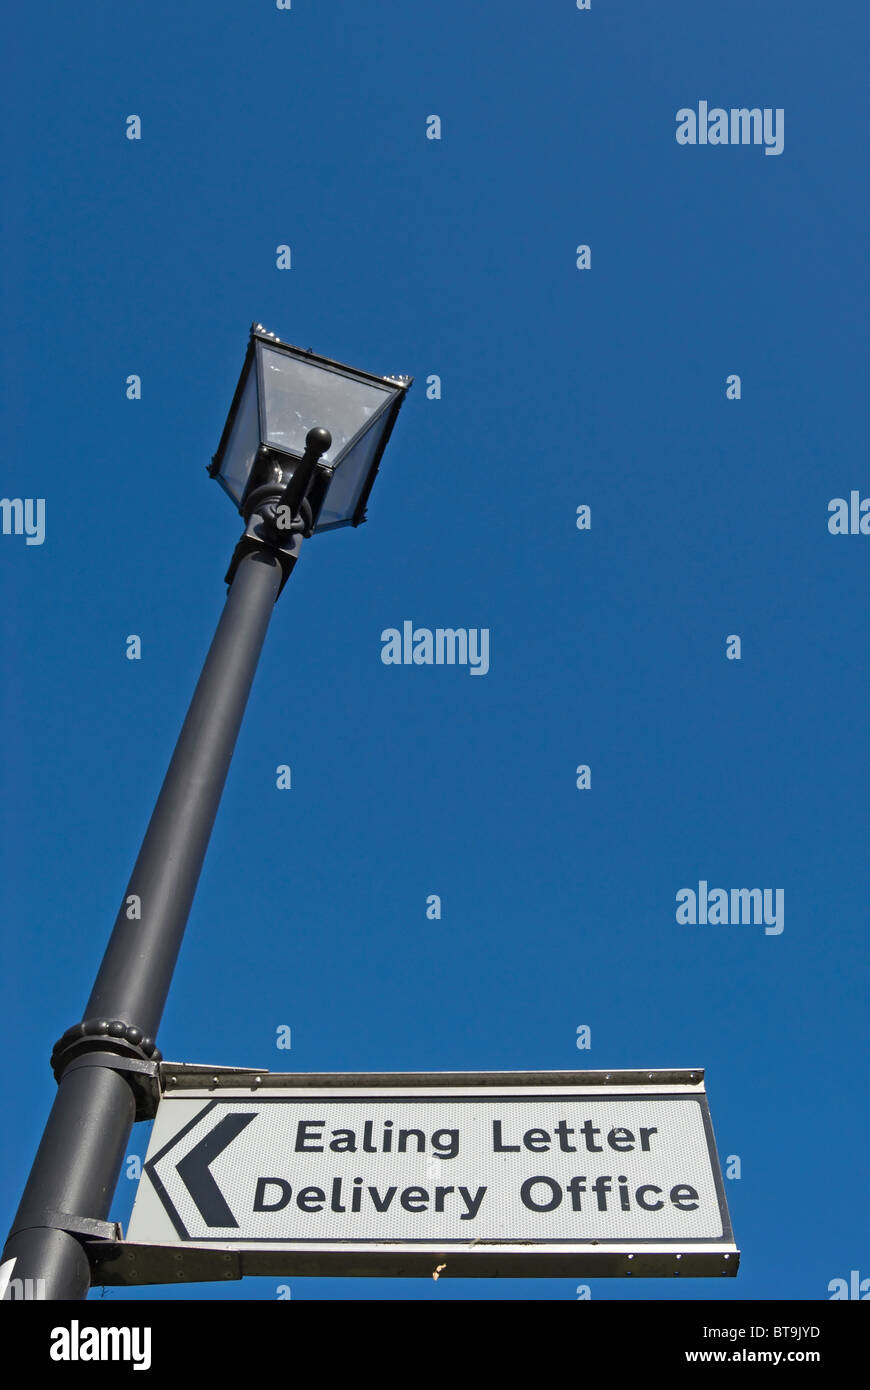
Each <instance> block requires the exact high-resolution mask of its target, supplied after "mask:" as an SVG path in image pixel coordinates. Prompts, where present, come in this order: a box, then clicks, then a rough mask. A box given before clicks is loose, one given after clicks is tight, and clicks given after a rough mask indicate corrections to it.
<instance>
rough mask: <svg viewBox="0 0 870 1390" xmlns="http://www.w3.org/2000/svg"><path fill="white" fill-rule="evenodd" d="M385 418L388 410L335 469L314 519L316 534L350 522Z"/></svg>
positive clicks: (382, 430)
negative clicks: (315, 521) (317, 515)
mask: <svg viewBox="0 0 870 1390" xmlns="http://www.w3.org/2000/svg"><path fill="white" fill-rule="evenodd" d="M388 419H389V411H387V412H385V414H384V416H383V418H382V419H381V420H379V421H378V423H377V424H376V425H374V426H373V427H372V428H371V429H370V430H369V432H368V433H367V434H364V435H363V437H362V439H360V440H358V442H357V443H356V444H355V445H354V446H353V448H352V449H351V450H350V453H349V454H348V455H347V456H346V458H344V459H342V461H341V463H340V464H339V465H338V467H337V468H336V470H335V473H334V475H333V478H332V482H331V483H330V484H329V491H328V492H327V494H326V497H325V498H324V502H323V506H322V507H321V509H320V516H319V517H318V518H317V526H316V527H315V530H316V531H321V530H324V529H325V528H326V527H328V526H340V525H342V524H346V523H347V522H350V521H352V520H353V514H354V512H355V511H356V508H357V504H358V502H359V499H360V494H361V492H362V490H363V488H364V487H365V484H366V480H367V478H368V476H369V470H370V468H371V466H372V462H373V460H374V456H375V454H376V452H377V449H378V445H379V444H380V442H381V439H382V438H383V433H384V429H385V428H386V423H387V420H388Z"/></svg>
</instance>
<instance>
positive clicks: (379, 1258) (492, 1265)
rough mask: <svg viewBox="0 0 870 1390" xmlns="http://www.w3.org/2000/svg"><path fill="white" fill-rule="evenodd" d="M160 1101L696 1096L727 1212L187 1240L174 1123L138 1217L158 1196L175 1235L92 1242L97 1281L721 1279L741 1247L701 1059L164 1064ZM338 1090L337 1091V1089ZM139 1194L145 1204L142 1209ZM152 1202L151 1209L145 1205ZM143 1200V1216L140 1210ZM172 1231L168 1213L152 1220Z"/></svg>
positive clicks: (733, 1267)
mask: <svg viewBox="0 0 870 1390" xmlns="http://www.w3.org/2000/svg"><path fill="white" fill-rule="evenodd" d="M158 1081H159V1088H160V1097H161V1099H160V1106H161V1107H163V1106H164V1105H166V1104H171V1102H172V1098H173V1097H185V1098H186V1099H188V1100H202V1102H203V1107H204V1108H203V1110H201V1111H200V1112H198V1115H197V1119H200V1118H201V1117H202V1115H204V1114H205V1113H206V1112H207V1110H209V1109H211V1108H215V1109H218V1108H222V1107H224V1106H225V1107H227V1110H226V1113H227V1114H231V1113H232V1112H233V1109H234V1107H235V1106H236V1105H238V1104H248V1105H250V1104H251V1102H254V1101H257V1099H258V1097H259V1101H260V1104H261V1105H262V1104H263V1103H264V1102H269V1103H278V1104H280V1103H281V1102H282V1101H284V1102H285V1103H286V1102H290V1101H292V1100H295V1099H299V1100H303V1101H304V1100H305V1099H306V1098H307V1097H308V1096H310V1095H312V1094H313V1093H316V1094H317V1095H318V1096H319V1097H321V1098H323V1099H324V1100H327V1099H332V1100H335V1101H338V1100H339V1099H342V1100H353V1101H357V1100H360V1101H361V1100H363V1099H365V1098H366V1097H368V1098H370V1099H372V1100H373V1101H375V1100H380V1101H383V1100H386V1099H387V1098H388V1097H389V1098H390V1099H393V1100H396V1102H397V1103H398V1102H399V1101H400V1100H402V1099H404V1100H406V1101H410V1100H414V1101H425V1100H432V1101H437V1100H445V1101H447V1100H449V1101H456V1100H465V1101H466V1102H467V1103H469V1104H471V1103H473V1102H474V1100H475V1099H479V1101H480V1102H481V1104H485V1103H487V1102H493V1101H496V1100H497V1099H499V1098H501V1099H503V1100H505V1101H510V1100H515V1101H516V1100H521V1099H523V1098H527V1099H534V1098H537V1099H539V1100H543V1099H545V1098H547V1099H551V1100H555V1099H559V1100H561V1099H566V1100H567V1099H569V1098H573V1099H578V1098H583V1099H586V1100H594V1099H595V1098H596V1093H602V1092H603V1093H605V1094H599V1095H598V1099H599V1100H603V1099H605V1098H607V1099H609V1098H614V1099H619V1098H620V1097H621V1098H622V1099H624V1100H629V1099H632V1098H633V1099H635V1100H637V1099H650V1098H653V1097H658V1098H660V1099H665V1098H671V1099H675V1100H676V1099H680V1098H694V1099H695V1100H696V1102H698V1103H699V1104H700V1110H701V1114H702V1116H703V1125H704V1135H705V1139H706V1144H707V1156H708V1158H709V1162H710V1173H711V1176H712V1181H713V1185H714V1188H715V1194H716V1199H717V1201H718V1206H719V1214H720V1216H721V1225H722V1234H721V1236H720V1237H719V1238H717V1239H700V1240H699V1239H691V1238H671V1239H665V1240H662V1239H659V1238H639V1239H632V1240H630V1241H622V1240H619V1239H613V1238H604V1237H599V1238H598V1239H594V1240H593V1239H587V1240H577V1239H576V1238H573V1237H567V1238H554V1237H550V1238H546V1237H544V1238H537V1237H536V1238H534V1239H531V1240H529V1239H527V1238H525V1237H524V1238H520V1239H513V1238H512V1239H500V1238H499V1239H489V1238H479V1237H478V1238H473V1239H469V1240H464V1239H456V1238H453V1239H446V1238H441V1237H438V1238H429V1239H425V1240H421V1239H413V1238H405V1239H399V1240H380V1239H377V1238H372V1237H368V1238H366V1239H354V1240H348V1241H344V1240H339V1239H335V1238H333V1239H323V1238H320V1237H316V1238H305V1239H302V1238H300V1239H298V1240H297V1239H294V1240H292V1241H286V1242H285V1241H284V1240H283V1239H279V1238H275V1239H247V1240H245V1239H241V1238H240V1239H234V1240H231V1241H228V1240H226V1239H225V1238H223V1237H221V1238H220V1239H215V1240H211V1239H208V1240H203V1239H202V1237H196V1238H193V1239H192V1238H190V1236H189V1235H187V1233H186V1232H185V1228H184V1224H183V1222H182V1221H181V1220H180V1218H179V1217H178V1213H177V1212H174V1210H173V1204H172V1202H171V1200H170V1198H169V1196H168V1194H166V1192H165V1190H163V1189H162V1184H161V1182H160V1179H159V1177H158V1176H157V1174H156V1172H155V1166H156V1164H157V1163H158V1162H159V1161H160V1159H161V1157H163V1156H164V1155H166V1154H167V1153H168V1152H169V1151H170V1150H171V1149H172V1148H173V1146H174V1145H175V1144H176V1142H177V1141H178V1140H179V1138H180V1136H181V1133H182V1132H183V1131H182V1130H179V1131H178V1132H176V1133H175V1134H174V1136H173V1137H172V1138H171V1139H170V1140H169V1141H168V1142H164V1143H161V1144H160V1147H159V1148H158V1149H155V1145H154V1142H153V1141H152V1145H151V1146H150V1148H149V1154H148V1157H147V1159H146V1163H145V1165H144V1167H143V1175H142V1178H141V1180H140V1185H139V1188H138V1190H137V1194H136V1205H137V1208H139V1213H138V1214H137V1212H136V1209H135V1208H134V1216H135V1218H136V1219H135V1220H134V1222H133V1224H134V1225H135V1226H136V1227H137V1230H139V1231H141V1230H145V1231H146V1232H147V1231H148V1228H149V1224H150V1223H149V1219H148V1214H147V1213H148V1211H149V1209H150V1210H153V1211H156V1207H155V1206H154V1204H155V1202H157V1201H158V1200H159V1202H160V1203H161V1205H162V1208H163V1212H161V1217H164V1215H165V1214H168V1215H169V1217H170V1220H171V1222H172V1227H173V1229H174V1232H175V1235H174V1238H172V1239H166V1238H165V1237H164V1238H163V1239H161V1240H160V1241H155V1242H154V1243H148V1242H142V1241H135V1242H130V1241H123V1240H121V1241H94V1242H89V1244H88V1249H89V1253H90V1255H91V1258H92V1260H93V1261H94V1263H95V1266H96V1271H97V1272H96V1274H95V1277H96V1279H97V1281H98V1282H103V1283H107V1284H111V1283H118V1284H128V1283H129V1284H137V1283H138V1284H145V1283H164V1282H165V1283H175V1282H177V1281H178V1280H196V1281H200V1280H209V1279H238V1278H242V1277H244V1276H246V1275H266V1276H271V1275H276V1276H283V1277H285V1278H286V1277H289V1276H293V1275H295V1276H299V1277H309V1276H332V1277H344V1276H361V1277H372V1276H376V1277H377V1276H389V1277H394V1278H403V1277H427V1276H428V1277H432V1276H434V1275H437V1276H438V1277H439V1278H440V1277H451V1276H452V1277H454V1278H455V1277H459V1278H469V1277H471V1278H474V1277H483V1278H528V1277H544V1278H575V1277H576V1278H584V1277H585V1278H625V1277H628V1276H631V1277H635V1278H637V1277H653V1278H661V1277H669V1278H672V1277H674V1276H679V1277H682V1278H687V1277H688V1278H698V1277H722V1276H733V1275H736V1273H737V1270H738V1267H739V1263H740V1252H739V1250H738V1249H737V1246H736V1245H735V1243H734V1236H733V1232H732V1229H731V1222H730V1217H729V1214H728V1206H727V1200H726V1197H725V1187H724V1183H723V1180H722V1174H721V1170H720V1166H719V1160H718V1155H717V1152H716V1145H715V1138H714V1135H713V1128H712V1123H711V1120H710V1112H709V1106H708V1103H707V1095H706V1090H705V1086H704V1071H703V1069H702V1068H694V1069H671V1070H662V1069H658V1070H643V1071H639V1070H634V1071H625V1070H623V1071H607V1072H605V1071H570V1072H569V1071H564V1072H555V1071H550V1072H391V1073H385V1072H379V1073H366V1072H354V1073H302V1074H300V1073H270V1072H268V1071H264V1070H256V1069H253V1068H239V1067H209V1066H200V1065H191V1064H174V1063H168V1062H163V1063H161V1064H160V1066H159V1069H158ZM330 1093H331V1094H330ZM140 1201H141V1202H142V1203H143V1206H142V1207H139V1204H140ZM149 1203H150V1208H149ZM143 1210H144V1212H145V1215H144V1216H143V1215H142V1214H141V1213H142V1211H143ZM157 1225H158V1226H159V1228H160V1229H161V1230H166V1229H168V1228H167V1223H166V1222H165V1220H161V1222H159V1223H157Z"/></svg>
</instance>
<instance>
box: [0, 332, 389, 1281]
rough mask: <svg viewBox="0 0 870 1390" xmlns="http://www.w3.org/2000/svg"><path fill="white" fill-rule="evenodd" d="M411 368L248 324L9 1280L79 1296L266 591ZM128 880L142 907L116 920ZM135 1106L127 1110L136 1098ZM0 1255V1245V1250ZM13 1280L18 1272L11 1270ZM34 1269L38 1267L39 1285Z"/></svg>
mask: <svg viewBox="0 0 870 1390" xmlns="http://www.w3.org/2000/svg"><path fill="white" fill-rule="evenodd" d="M410 385H411V378H410V377H377V376H371V375H370V374H369V373H367V372H361V371H357V370H355V369H354V368H351V367H345V366H342V365H341V364H340V363H337V362H332V361H330V360H329V359H328V358H325V357H319V356H317V355H316V354H315V353H312V352H305V351H302V350H301V349H299V348H295V347H292V346H290V345H289V344H287V343H282V342H280V341H279V340H278V339H277V338H276V337H275V336H274V335H273V334H271V333H267V332H266V330H265V329H264V328H263V327H262V325H261V324H254V326H253V328H252V330H251V338H250V342H249V344H248V351H247V355H246V357H245V364H244V366H243V368H242V374H241V377H240V379H239V384H238V386H237V388H236V393H235V396H234V398H233V403H232V406H231V408H230V413H229V417H228V419H227V423H226V425H225V427H224V432H223V435H222V437H221V442H220V445H219V447H218V451H217V453H216V454H215V456H214V460H213V462H212V466H211V468H210V469H209V472H210V473H211V474H212V476H213V477H217V479H218V481H219V482H220V484H221V486H222V487H224V488H225V489H226V491H227V492H228V493H229V494H230V496H231V497H232V498H233V500H234V501H235V502H236V504H237V505H238V507H239V511H240V512H241V513H242V515H243V516H244V519H245V523H246V526H245V532H244V535H243V536H242V538H241V540H240V541H239V543H238V545H237V546H236V549H235V553H234V555H233V558H232V561H231V564H230V568H229V572H228V574H227V583H228V584H229V586H230V587H229V593H228V594H227V601H226V606H225V608H224V611H223V614H222V616H221V619H220V622H219V623H218V627H217V631H216V633H215V636H214V639H213V641H212V644H211V647H210V649H209V653H208V656H207V657H206V661H205V665H204V667H203V670H202V674H201V676H200V678H199V681H198V683H197V687H196V690H195V691H194V695H193V699H192V701H191V704H190V708H189V710H188V712H187V716H186V718H185V721H184V725H183V726H182V730H181V733H180V735H179V738H178V743H177V744H176V747H175V752H174V753H173V755H172V761H171V762H170V765H169V770H168V771H167V773H166V777H165V780H164V782H163V786H162V788H161V790H160V795H159V796H158V798H157V804H156V805H155V808H154V812H153V815H152V817H151V821H150V823H149V825H148V829H147V831H146V833H145V838H144V840H143V842H142V848H141V850H140V852H139V857H138V859H137V860H136V865H135V868H134V869H133V873H132V876H131V878H130V882H129V884H128V885H127V889H126V891H125V894H124V899H123V902H122V906H121V909H120V911H119V913H118V916H117V919H116V921H115V926H114V929H113V931H112V935H111V937H110V939H109V943H108V946H107V948H106V952H105V955H104V957H103V961H102V964H101V966H100V970H99V973H98V975H97V979H96V982H95V984H94V987H93V990H92V991H91V996H90V999H89V1000H88V1003H87V1006H86V1008H85V1018H84V1022H82V1023H77V1024H76V1025H75V1026H74V1027H72V1028H68V1029H67V1031H66V1032H65V1033H64V1034H63V1036H62V1037H61V1038H60V1040H59V1041H58V1042H57V1043H56V1044H55V1047H54V1051H53V1053H52V1059H51V1060H52V1067H53V1070H54V1074H55V1077H56V1078H57V1082H58V1091H57V1096H56V1098H55V1102H54V1105H53V1107H52V1110H51V1113H50V1115H49V1118H48V1121H47V1123H46V1127H45V1131H44V1134H43V1137H42V1141H41V1143H40V1146H39V1149H38V1151H37V1154H36V1158H35V1160H34V1163H33V1167H32V1169H31V1172H30V1177H29V1179H28V1182H27V1186H26V1187H25V1190H24V1195H23V1197H22V1199H21V1204H20V1206H19V1208H18V1212H17V1214H16V1217H15V1220H14V1222H13V1225H12V1229H11V1231H10V1234H9V1238H8V1240H7V1242H6V1246H5V1249H4V1251H3V1255H2V1263H3V1264H4V1265H6V1273H7V1275H8V1276H9V1277H10V1279H11V1282H10V1283H9V1284H8V1286H7V1291H6V1293H5V1295H4V1297H6V1298H10V1297H13V1296H14V1289H15V1287H16V1286H17V1287H19V1288H21V1287H29V1288H31V1289H39V1290H40V1292H41V1293H42V1296H44V1297H45V1298H47V1299H81V1298H84V1297H85V1296H86V1294H87V1291H88V1289H89V1287H90V1274H91V1271H90V1265H89V1262H88V1258H87V1255H86V1253H85V1249H84V1246H83V1244H82V1242H83V1240H85V1239H87V1238H88V1237H91V1238H93V1237H95V1236H100V1235H109V1234H110V1233H112V1232H113V1228H112V1227H111V1226H109V1225H108V1223H107V1222H106V1217H107V1215H108V1212H109V1207H110V1205H111V1201H112V1195H113V1193H114V1190H115V1185H116V1183H117V1180H118V1175H119V1173H120V1169H121V1164H122V1162H123V1158H124V1154H125V1152H126V1149H127V1144H128V1142H129V1138H130V1131H131V1129H132V1126H133V1123H134V1121H135V1119H136V1118H137V1105H139V1104H141V1099H140V1098H141V1089H140V1086H141V1082H142V1080H143V1077H144V1076H146V1075H148V1074H149V1073H151V1072H152V1071H153V1070H154V1064H155V1063H156V1062H157V1061H159V1060H160V1055H161V1054H160V1052H159V1051H158V1049H157V1047H156V1044H155V1042H154V1037H155V1035H156V1032H157V1027H158V1024H159V1022H160V1018H161V1015H162V1013H163V1008H164V1006H165V1003H166V999H167V995H168V993H169V986H170V982H171V979H172V972H173V970H174V968H175V962H176V959H177V956H178V952H179V949H180V947H181V941H182V937H183V935H184V929H185V926H186V923H187V917H188V914H189V911H190V906H191V903H192V901H193V895H194V891H195V889H196V884H197V881H198V879H199V874H200V870H201V868H202V862H203V859H204V857H205V851H206V848H207V846H208V840H209V836H210V834H211V829H212V825H213V824H214V818H215V815H216V813H217V808H218V803H219V801H220V797H221V793H222V791H223V786H224V781H225V780H226V775H227V771H228V769H229V765H230V760H231V758H232V754H233V749H234V747H235V743H236V737H237V735H238V731H239V727H240V725H241V722H242V716H243V714H244V710H245V705H246V703H247V699H248V694H249V692H250V688H251V683H252V681H253V678H254V672H255V670H256V667H257V661H258V659H259V655H260V651H261V649H262V645H263V641H264V639H265V636H266V630H267V628H268V625H269V619H270V617H271V614H272V607H273V605H274V603H275V600H276V599H277V597H278V595H279V593H280V592H281V589H282V588H283V587H284V584H285V583H286V581H287V578H288V576H289V574H290V571H291V570H292V568H293V566H294V565H295V563H296V559H297V557H298V554H299V549H300V546H301V543H302V540H303V538H305V537H307V536H311V535H314V534H316V533H317V532H319V531H327V530H332V529H334V528H336V527H339V526H358V525H359V524H360V523H361V522H362V521H363V520H364V519H365V506H366V501H367V499H368V496H369V493H370V492H371V489H372V484H373V483H374V479H375V474H376V473H377V470H378V465H379V464H380V460H381V456H382V454H383V452H384V448H385V446H386V443H387V440H388V438H389V436H390V432H391V430H392V428H393V425H394V423H395V420H396V416H397V415H398V412H399V409H400V408H401V405H402V401H403V400H404V397H405V392H406V391H407V389H408V387H409V386H410ZM131 895H135V896H136V897H137V898H138V899H139V903H140V909H139V910H140V912H141V916H140V917H139V918H137V919H135V920H132V921H131V920H129V919H128V916H127V910H126V904H127V902H128V900H129V898H130V897H131ZM140 1113H141V1112H140ZM7 1262H12V1263H11V1264H7ZM28 1281H32V1282H30V1283H28ZM39 1281H42V1282H41V1284H40V1283H39Z"/></svg>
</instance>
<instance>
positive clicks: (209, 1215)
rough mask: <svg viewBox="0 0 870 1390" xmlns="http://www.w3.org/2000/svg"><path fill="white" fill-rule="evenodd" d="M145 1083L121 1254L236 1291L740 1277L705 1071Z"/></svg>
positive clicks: (168, 1069)
mask: <svg viewBox="0 0 870 1390" xmlns="http://www.w3.org/2000/svg"><path fill="white" fill-rule="evenodd" d="M160 1082H161V1099H160V1102H159V1105H158V1109H157V1116H156V1119H155V1122H154V1128H153V1132H152V1137H151V1143H150V1146H149V1149H148V1154H147V1158H146V1161H145V1165H144V1168H143V1175H142V1179H141V1182H140V1184H139V1188H138V1192H137V1195H136V1201H135V1204H134V1207H133V1213H132V1217H131V1221H130V1228H129V1232H128V1238H127V1241H126V1242H124V1244H125V1245H127V1246H132V1245H137V1244H138V1245H139V1246H141V1247H143V1248H144V1247H158V1246H159V1247H170V1246H174V1247H186V1248H189V1249H191V1250H192V1249H194V1248H195V1249H197V1250H200V1251H205V1250H207V1249H211V1250H213V1251H222V1252H234V1253H235V1254H237V1255H238V1256H239V1257H240V1265H239V1266H238V1267H239V1269H240V1272H241V1273H247V1274H254V1273H257V1274H262V1273H269V1274H271V1273H282V1274H288V1275H289V1274H299V1275H305V1274H323V1275H344V1274H363V1275H378V1274H389V1275H394V1276H395V1275H429V1274H432V1273H434V1272H436V1270H437V1271H438V1272H439V1275H443V1276H445V1277H449V1276H450V1275H451V1274H453V1275H459V1276H461V1277H468V1276H469V1275H484V1276H488V1277H492V1276H499V1275H500V1276H506V1277H525V1276H529V1275H544V1276H551V1277H552V1276H574V1275H593V1276H598V1275H612V1276H626V1275H640V1276H644V1275H651V1276H668V1277H672V1276H673V1275H675V1274H676V1275H686V1276H693V1277H697V1276H699V1275H716V1276H719V1275H733V1274H736V1272H737V1267H738V1263H739V1252H738V1250H737V1248H736V1246H735V1244H734V1239H733V1235H732V1232H731V1223H730V1220H729V1216H728V1209H727V1205H726V1201H725V1192H724V1187H723V1183H722V1175H721V1172H720V1168H719V1162H718V1158H717V1154H716V1148H715V1142H714V1138H713V1130H712V1125H711V1121H710V1112H709V1108H708V1104H707V1096H706V1092H705V1089H704V1073H703V1071H702V1070H700V1069H699V1070H695V1071H653V1072H626V1071H622V1072H544V1073H518V1072H501V1073H491V1072H489V1073H441V1074H438V1073H427V1074H418V1073H407V1074H353V1075H335V1074H327V1075H292V1074H283V1075H275V1074H269V1073H268V1072H260V1073H255V1072H249V1071H242V1070H240V1069H223V1070H221V1069H215V1068H211V1069H209V1068H205V1067H190V1066H174V1065H173V1064H171V1063H164V1064H162V1065H161V1068H160ZM176 1258H178V1257H177V1256H176ZM229 1277H233V1276H229Z"/></svg>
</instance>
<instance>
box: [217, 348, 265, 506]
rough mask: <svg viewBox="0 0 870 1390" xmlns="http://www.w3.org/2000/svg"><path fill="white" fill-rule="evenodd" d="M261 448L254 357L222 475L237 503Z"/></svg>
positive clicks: (227, 488)
mask: <svg viewBox="0 0 870 1390" xmlns="http://www.w3.org/2000/svg"><path fill="white" fill-rule="evenodd" d="M259 447H260V421H259V417H258V414H257V372H256V368H255V365H254V362H253V360H252V361H251V366H250V368H249V370H248V376H247V380H246V381H245V384H244V387H243V388H242V399H241V400H240V401H239V408H238V410H237V411H236V418H235V420H234V421H233V427H232V430H231V431H230V437H229V439H228V440H227V447H226V449H225V450H224V455H223V458H222V459H221V466H220V472H219V474H218V476H219V478H220V480H221V482H222V483H223V485H224V487H225V488H226V490H227V492H228V493H229V494H230V496H231V497H232V498H234V500H235V501H236V502H241V500H242V493H243V492H244V490H245V484H246V483H247V481H248V476H249V474H250V472H251V469H252V467H253V465H254V458H255V457H256V453H257V450H258V449H259Z"/></svg>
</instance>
